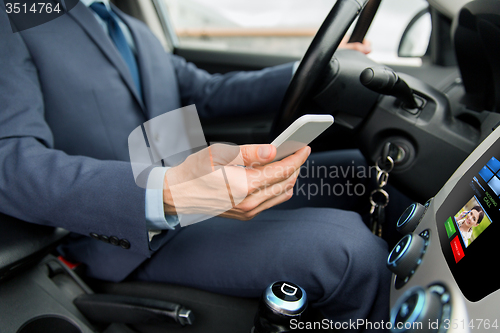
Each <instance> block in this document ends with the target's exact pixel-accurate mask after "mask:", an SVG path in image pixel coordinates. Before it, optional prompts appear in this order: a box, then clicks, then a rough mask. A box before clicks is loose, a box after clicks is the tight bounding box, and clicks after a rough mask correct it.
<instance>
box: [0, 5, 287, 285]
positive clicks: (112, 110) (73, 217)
mask: <svg viewBox="0 0 500 333" xmlns="http://www.w3.org/2000/svg"><path fill="white" fill-rule="evenodd" d="M117 12H118V15H120V17H121V18H122V20H123V21H124V22H125V23H126V24H127V25H128V26H129V28H130V31H131V33H132V36H133V38H134V40H135V43H136V46H137V50H138V54H137V60H138V66H139V70H140V75H141V81H142V86H143V100H141V99H140V98H139V97H138V94H137V92H136V90H135V88H134V83H133V81H132V77H131V75H130V73H129V71H128V68H127V67H126V64H125V62H124V61H123V60H122V58H121V56H120V54H119V53H118V51H117V50H116V48H115V47H114V45H113V44H112V42H111V40H110V39H109V38H108V36H106V34H105V32H104V31H103V29H102V27H101V26H100V25H99V23H98V22H97V21H96V19H95V17H94V16H93V14H92V13H91V12H90V10H89V9H88V8H87V7H85V6H84V5H83V4H81V3H78V4H77V5H76V7H75V8H73V9H72V10H71V11H70V12H69V13H68V14H66V15H63V16H61V17H59V18H57V19H55V20H53V21H51V22H48V23H46V24H43V25H41V26H38V27H35V28H32V29H29V30H25V31H22V32H20V33H12V31H11V27H10V24H9V22H8V18H7V16H6V13H5V7H4V5H3V3H0V211H1V212H3V213H5V214H8V215H11V216H14V217H17V218H19V219H22V220H25V221H28V222H32V223H38V224H44V225H49V226H57V227H62V228H65V229H67V230H70V231H72V232H73V233H75V234H74V235H73V236H72V238H71V239H70V241H69V242H68V244H67V245H66V247H65V249H66V251H67V254H68V255H69V256H70V257H71V258H72V259H74V260H79V261H82V262H84V263H86V264H87V265H88V274H89V275H91V276H94V277H98V278H102V279H109V280H113V281H119V280H121V279H123V278H125V277H126V276H127V275H128V274H129V273H130V272H131V271H132V270H134V269H135V268H136V267H137V266H138V265H140V263H142V262H143V261H144V260H146V259H147V258H148V257H149V256H150V255H151V251H150V250H149V247H148V238H147V230H146V223H145V207H144V204H145V190H144V189H142V188H140V187H138V186H137V185H136V184H135V182H134V178H133V175H132V170H131V166H130V164H129V163H128V160H129V156H128V146H127V138H128V135H129V134H130V132H131V131H132V130H133V129H134V128H136V127H137V126H139V125H141V124H142V123H143V122H144V121H146V120H148V119H151V118H154V117H156V116H158V115H160V114H162V113H164V112H168V111H170V110H174V109H177V108H179V107H181V106H183V105H189V104H196V106H197V109H198V112H199V114H200V116H201V117H213V116H223V115H228V114H231V115H234V114H245V113H251V112H275V111H276V110H277V109H278V107H279V104H280V102H281V99H282V97H283V95H284V92H285V90H286V87H287V85H288V82H289V80H290V79H291V74H292V65H291V64H288V65H283V66H278V67H275V68H270V69H265V70H262V71H256V72H238V73H230V74H226V75H210V74H208V73H207V72H205V71H202V70H200V69H197V68H196V67H195V66H194V65H193V64H190V63H187V62H186V61H185V60H184V59H182V58H180V57H177V56H175V55H172V54H168V53H166V52H165V50H164V49H163V48H162V46H161V45H160V43H159V42H158V41H157V39H156V38H155V37H154V35H153V34H152V33H151V32H150V31H149V29H148V28H147V27H146V26H145V25H144V24H143V23H142V22H139V21H137V20H135V19H133V18H131V17H128V16H126V15H124V14H123V13H121V12H119V11H118V10H117ZM90 234H94V235H101V236H107V237H108V238H109V237H112V236H114V237H116V238H117V239H119V240H126V242H128V243H129V244H130V247H129V248H128V249H124V248H122V247H121V246H114V245H111V244H107V243H105V242H103V241H100V240H96V239H92V238H91V237H88V236H89V235H90ZM82 235H83V236H82ZM167 238H168V236H167Z"/></svg>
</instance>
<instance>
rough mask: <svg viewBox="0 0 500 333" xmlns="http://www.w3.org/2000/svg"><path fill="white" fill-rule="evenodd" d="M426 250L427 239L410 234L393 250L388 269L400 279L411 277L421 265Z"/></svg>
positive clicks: (388, 260)
mask: <svg viewBox="0 0 500 333" xmlns="http://www.w3.org/2000/svg"><path fill="white" fill-rule="evenodd" d="M424 250H425V239H424V238H423V237H421V236H419V235H414V234H408V235H406V236H404V237H403V238H402V239H401V240H400V241H399V242H398V243H397V244H396V246H394V248H393V249H392V251H391V253H390V254H389V257H388V258H387V267H388V268H389V269H390V270H391V271H392V272H393V273H394V274H396V275H397V276H398V277H402V278H404V277H407V276H410V275H411V274H413V272H414V271H415V269H416V268H417V266H418V265H419V264H420V262H421V260H422V255H423V253H424Z"/></svg>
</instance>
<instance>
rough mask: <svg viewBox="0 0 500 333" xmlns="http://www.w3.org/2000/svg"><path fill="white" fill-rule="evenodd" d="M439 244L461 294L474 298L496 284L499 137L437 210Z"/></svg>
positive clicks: (499, 214) (499, 284) (499, 251)
mask: <svg viewBox="0 0 500 333" xmlns="http://www.w3.org/2000/svg"><path fill="white" fill-rule="evenodd" d="M436 223H437V227H438V231H439V239H440V241H441V248H442V250H443V254H444V256H445V258H446V261H447V263H448V266H449V267H450V270H451V272H452V273H453V276H454V278H455V280H456V282H457V284H458V285H459V287H460V289H461V290H462V292H463V294H464V296H465V297H466V298H467V299H469V300H470V301H478V300H480V299H482V298H483V297H485V296H487V295H489V294H490V293H491V292H493V291H496V290H497V289H499V288H500V282H499V281H498V279H496V278H494V277H495V276H496V275H497V270H498V268H497V267H496V265H495V263H496V261H497V260H496V259H495V258H498V256H499V255H500V234H499V233H498V226H499V225H500V143H499V142H498V141H497V142H496V143H495V144H494V145H492V146H491V147H490V148H489V149H488V150H487V152H486V153H485V154H484V155H483V156H482V157H481V158H479V159H478V160H477V161H476V163H475V164H474V165H473V166H472V167H471V168H470V169H469V170H468V171H467V172H466V173H465V174H464V175H463V177H462V178H461V179H460V180H459V181H458V183H457V185H456V186H455V187H454V188H453V190H452V191H451V192H450V194H449V196H448V197H447V198H446V200H445V201H444V202H443V204H442V205H441V207H440V208H439V210H438V211H437V214H436Z"/></svg>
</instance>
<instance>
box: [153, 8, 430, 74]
mask: <svg viewBox="0 0 500 333" xmlns="http://www.w3.org/2000/svg"><path fill="white" fill-rule="evenodd" d="M159 2H161V4H162V5H163V6H164V8H166V10H165V11H163V15H164V16H167V17H165V19H166V20H167V21H169V26H170V27H171V29H173V30H174V34H175V36H176V39H177V41H178V43H179V46H180V47H183V48H196V49H212V50H227V51H242V52H253V53H255V52H256V53H261V54H264V53H265V54H278V55H290V56H297V57H301V56H302V55H303V54H304V53H305V51H306V50H307V47H308V46H309V44H310V42H311V40H312V38H313V37H314V34H315V33H316V31H317V30H318V28H319V26H320V25H321V23H322V22H323V20H324V18H325V17H326V15H327V14H328V12H329V11H330V9H331V8H332V6H333V5H334V3H335V0H308V1H304V0H273V1H269V0H253V1H247V0H159ZM425 7H427V2H426V0H384V1H382V3H381V5H380V8H379V11H378V12H377V15H376V17H375V20H374V22H373V24H372V26H371V27H370V30H369V31H368V34H367V38H368V39H369V40H370V42H371V43H372V53H371V54H370V57H372V58H373V59H374V60H376V61H381V62H385V63H394V62H406V63H408V64H412V63H416V64H418V63H419V61H417V62H415V60H414V59H413V60H412V59H408V58H399V59H398V57H397V49H398V45H399V41H400V39H401V36H402V34H403V32H404V30H405V28H406V26H407V25H408V23H409V22H410V21H411V19H412V18H413V17H414V16H415V15H416V14H417V13H418V12H419V11H421V10H422V9H423V8H425ZM428 29H429V31H430V22H429V23H428ZM418 60H419V59H418Z"/></svg>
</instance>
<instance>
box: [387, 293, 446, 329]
mask: <svg viewBox="0 0 500 333" xmlns="http://www.w3.org/2000/svg"><path fill="white" fill-rule="evenodd" d="M442 309H443V306H442V303H441V300H440V297H439V295H438V294H437V293H433V292H431V291H430V290H424V288H422V287H414V288H412V289H409V290H408V291H407V292H406V293H404V294H403V295H402V296H401V297H400V298H399V300H398V301H397V302H396V305H395V306H394V307H393V308H392V310H391V324H392V329H391V332H395V333H396V332H397V333H402V332H405V333H406V332H408V333H410V332H437V331H438V327H436V328H435V329H434V327H432V325H429V323H435V322H437V321H438V320H440V319H441V318H442V316H441V314H442Z"/></svg>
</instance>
